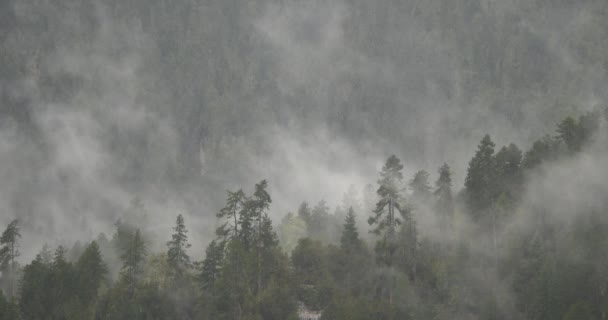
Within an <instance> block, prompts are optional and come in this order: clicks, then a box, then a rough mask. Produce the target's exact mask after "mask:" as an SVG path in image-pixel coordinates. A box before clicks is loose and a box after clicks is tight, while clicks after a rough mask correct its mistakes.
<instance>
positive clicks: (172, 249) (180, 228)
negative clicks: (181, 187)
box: [167, 214, 192, 279]
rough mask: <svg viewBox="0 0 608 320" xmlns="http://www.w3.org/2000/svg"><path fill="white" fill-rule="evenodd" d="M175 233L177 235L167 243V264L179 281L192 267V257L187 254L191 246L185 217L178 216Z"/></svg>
mask: <svg viewBox="0 0 608 320" xmlns="http://www.w3.org/2000/svg"><path fill="white" fill-rule="evenodd" d="M173 231H174V232H175V233H173V235H172V236H171V240H170V241H168V242H167V247H168V251H167V262H168V263H169V268H171V272H172V274H173V276H174V277H175V278H176V279H179V278H181V277H182V276H183V275H184V273H186V272H187V271H188V270H189V269H190V268H191V267H192V263H191V262H190V256H189V255H188V253H187V252H186V249H188V248H190V246H191V245H190V243H188V235H187V233H188V230H186V225H185V223H184V217H183V216H182V215H181V214H180V215H178V216H177V219H176V221H175V227H174V228H173Z"/></svg>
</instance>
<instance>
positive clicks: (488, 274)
mask: <svg viewBox="0 0 608 320" xmlns="http://www.w3.org/2000/svg"><path fill="white" fill-rule="evenodd" d="M606 129H608V109H606V110H605V111H601V110H599V109H598V110H595V111H593V112H590V113H587V114H584V115H581V116H580V117H578V118H573V117H567V118H565V119H564V120H563V121H561V122H560V123H559V124H558V125H557V129H556V132H555V135H546V136H544V137H543V138H541V139H539V140H537V141H536V142H534V144H533V145H532V147H531V148H530V149H529V150H527V151H525V152H522V150H520V149H519V147H517V146H516V145H515V144H509V145H508V146H503V147H501V148H499V149H498V148H497V147H496V145H495V143H494V142H493V141H492V139H491V137H490V136H489V135H485V136H484V137H483V138H482V139H481V141H480V142H479V144H478V146H477V150H476V152H475V154H474V155H473V157H472V158H471V160H470V161H469V165H468V168H467V169H466V179H465V182H464V187H463V188H462V189H461V190H460V188H458V187H456V186H453V185H452V178H451V176H452V173H453V171H452V169H451V168H450V166H449V165H447V164H444V165H442V166H441V167H440V168H439V169H438V170H437V174H436V180H435V182H434V184H433V185H431V181H430V179H431V174H430V173H429V172H427V171H425V170H420V171H417V172H416V173H415V174H414V175H413V176H412V177H411V179H409V180H408V179H406V178H405V177H404V175H403V168H404V165H403V164H402V162H401V160H400V159H399V158H398V157H397V156H395V155H391V156H390V157H388V159H386V162H385V163H384V165H383V166H382V168H381V170H380V172H379V173H378V180H377V183H376V185H374V186H372V185H371V184H369V185H367V186H365V189H367V190H368V192H369V191H370V189H371V194H367V197H365V198H362V199H361V198H358V197H356V196H353V194H354V192H353V191H352V190H350V191H348V192H346V194H345V196H344V201H343V204H342V205H341V206H338V207H337V208H336V210H335V212H333V213H330V210H329V207H328V206H327V204H326V203H325V201H323V200H322V201H320V202H319V203H318V204H316V205H314V206H311V205H309V204H308V203H306V202H302V204H301V205H300V206H299V207H298V208H297V210H296V211H295V213H289V214H287V215H286V216H285V217H283V219H282V220H281V221H280V222H279V223H276V222H275V223H274V225H273V221H272V220H271V219H270V217H269V215H268V210H269V208H270V206H271V204H272V197H271V195H270V194H269V193H268V189H267V188H268V182H267V181H266V180H261V181H260V182H259V183H256V184H255V186H254V188H253V192H252V193H251V194H247V193H245V192H244V191H243V190H242V189H239V190H232V191H228V192H227V194H226V200H225V206H224V207H222V208H221V209H220V210H219V211H218V212H217V214H216V217H217V219H218V223H217V225H218V226H219V227H218V228H217V231H216V234H215V238H214V240H212V241H211V242H210V243H209V244H208V245H207V247H206V249H205V253H204V258H203V259H202V260H201V261H194V260H193V259H192V258H191V257H190V254H189V248H190V247H191V244H190V241H189V240H188V228H187V225H186V221H185V219H184V217H183V216H182V215H181V214H180V215H177V217H176V220H175V225H174V227H173V228H172V230H173V234H172V235H171V237H170V238H169V239H168V241H167V242H166V250H164V251H162V252H158V251H152V250H150V249H149V247H148V245H147V243H148V242H149V241H150V239H149V238H148V237H149V235H147V234H146V233H145V232H142V230H140V229H139V227H138V221H142V219H145V218H144V217H143V216H142V215H145V213H144V211H145V209H144V204H143V203H141V201H139V202H138V201H137V200H136V201H134V203H133V210H131V211H130V213H129V215H128V216H125V217H124V220H118V221H117V222H116V225H115V226H116V230H115V233H114V234H113V235H112V236H111V238H109V239H108V238H107V237H106V236H105V235H104V234H100V235H99V236H97V238H96V239H95V240H92V241H90V242H87V243H85V244H83V245H75V246H73V247H72V248H67V247H64V246H59V247H57V248H50V247H49V246H47V245H44V246H43V247H42V249H41V250H40V252H39V253H38V254H37V255H36V257H35V259H34V260H33V261H31V262H29V263H27V264H24V265H21V264H19V263H17V262H16V261H15V259H16V258H18V257H19V243H20V241H21V237H22V236H27V235H25V234H24V235H22V233H21V229H20V225H19V220H14V221H12V222H11V223H10V224H8V226H6V229H5V230H4V232H3V233H2V236H1V237H0V244H1V245H2V248H1V249H0V258H1V260H0V261H1V263H2V264H1V266H2V277H1V278H0V279H1V280H2V283H1V284H2V292H3V293H4V294H2V295H0V318H1V319H304V318H303V316H302V314H303V312H309V313H312V314H320V315H321V317H320V319H564V320H573V319H605V318H606V312H607V311H608V301H607V300H606V299H607V296H606V294H607V290H606V289H607V288H608V287H607V286H608V274H607V272H608V261H607V260H606V259H607V257H608V256H607V255H606V254H605V248H606V247H605V245H608V217H607V216H606V208H607V206H606V198H605V197H604V198H603V199H602V203H601V205H600V206H599V207H595V206H592V207H591V208H590V209H589V211H581V212H578V213H577V214H576V215H573V216H571V217H570V219H568V220H563V221H560V220H558V219H555V218H554V217H553V218H552V217H551V213H548V212H546V211H544V210H542V208H541V209H538V208H536V209H535V208H534V206H531V205H530V204H529V203H527V202H526V200H525V193H526V192H528V191H527V190H525V186H526V185H530V182H529V180H533V179H539V178H538V175H544V174H548V171H546V170H545V169H546V168H547V167H550V166H552V165H556V164H560V163H563V162H568V161H572V159H574V158H576V157H580V156H581V153H582V152H585V151H586V150H587V152H588V149H589V148H600V147H602V148H603V150H606V148H607V147H608V144H606V142H607V141H608V135H607V131H606ZM604 164H605V163H604ZM455 190H456V191H457V192H455ZM564 197H568V195H564ZM361 220H366V223H367V224H368V227H364V228H361V227H360V226H361V224H362V221H361ZM422 221H426V222H424V223H425V224H427V225H425V226H424V228H421V227H420V225H421V224H422ZM429 221H430V222H429ZM429 223H430V225H429ZM361 230H368V231H367V232H362V231H361ZM108 257H112V260H111V261H119V262H120V269H119V270H118V271H117V272H112V270H111V269H110V268H109V267H108V260H107V259H108Z"/></svg>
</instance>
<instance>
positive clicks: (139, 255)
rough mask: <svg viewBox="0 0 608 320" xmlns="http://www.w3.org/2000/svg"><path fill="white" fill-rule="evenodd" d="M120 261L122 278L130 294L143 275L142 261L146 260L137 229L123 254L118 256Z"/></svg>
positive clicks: (144, 246) (144, 247) (142, 243)
mask: <svg viewBox="0 0 608 320" xmlns="http://www.w3.org/2000/svg"><path fill="white" fill-rule="evenodd" d="M120 258H121V260H122V272H121V274H122V278H123V281H125V283H126V284H127V286H128V288H129V290H130V291H131V293H132V292H133V291H134V290H135V286H136V284H137V282H138V281H139V279H140V278H141V276H142V275H143V272H144V270H143V268H144V260H145V258H146V245H145V243H144V242H143V240H142V239H141V235H140V233H139V229H137V230H135V234H134V235H133V238H132V239H131V241H130V243H129V245H128V246H127V248H126V250H125V251H124V253H123V254H122V255H121V256H120Z"/></svg>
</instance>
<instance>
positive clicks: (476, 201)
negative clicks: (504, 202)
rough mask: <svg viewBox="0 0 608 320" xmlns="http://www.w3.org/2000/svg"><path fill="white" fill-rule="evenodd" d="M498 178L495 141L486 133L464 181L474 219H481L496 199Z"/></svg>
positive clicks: (470, 163) (467, 199)
mask: <svg viewBox="0 0 608 320" xmlns="http://www.w3.org/2000/svg"><path fill="white" fill-rule="evenodd" d="M497 178H498V177H497V168H496V159H495V158H494V142H492V139H491V138H490V136H489V135H485V136H484V137H483V139H482V140H481V142H480V143H479V145H478V146H477V152H476V153H475V156H474V157H473V159H471V161H470V162H469V168H468V170H467V176H466V179H465V182H464V186H465V190H466V201H467V204H468V206H469V209H470V210H471V214H472V215H473V219H474V220H476V221H479V220H481V219H482V218H483V217H484V215H485V214H487V213H488V210H489V209H490V208H491V206H492V204H493V202H494V200H495V199H496V196H497V194H496V192H497V188H496V179H497Z"/></svg>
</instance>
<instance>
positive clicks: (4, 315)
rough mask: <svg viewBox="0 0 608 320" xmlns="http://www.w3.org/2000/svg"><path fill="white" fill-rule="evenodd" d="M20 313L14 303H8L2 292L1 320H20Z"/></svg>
mask: <svg viewBox="0 0 608 320" xmlns="http://www.w3.org/2000/svg"><path fill="white" fill-rule="evenodd" d="M19 319H20V317H19V313H18V311H17V306H16V305H15V303H14V301H8V300H7V299H6V297H5V296H4V293H2V291H0V320H19Z"/></svg>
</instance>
